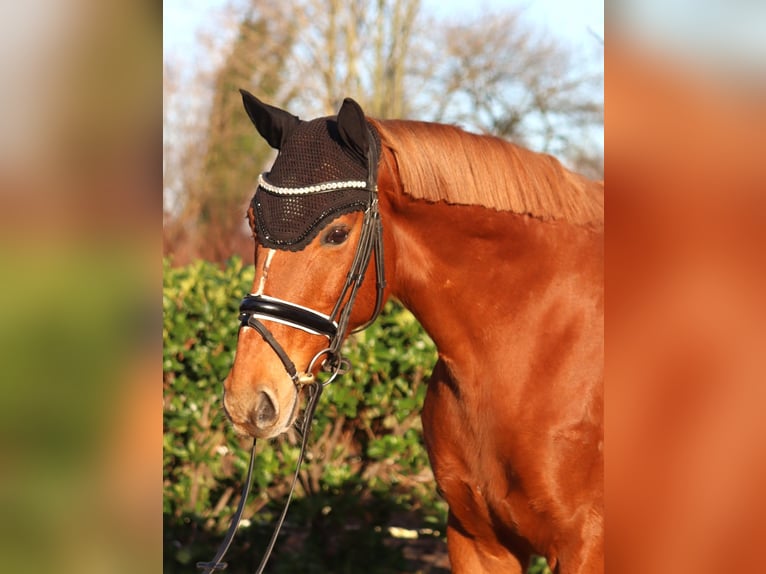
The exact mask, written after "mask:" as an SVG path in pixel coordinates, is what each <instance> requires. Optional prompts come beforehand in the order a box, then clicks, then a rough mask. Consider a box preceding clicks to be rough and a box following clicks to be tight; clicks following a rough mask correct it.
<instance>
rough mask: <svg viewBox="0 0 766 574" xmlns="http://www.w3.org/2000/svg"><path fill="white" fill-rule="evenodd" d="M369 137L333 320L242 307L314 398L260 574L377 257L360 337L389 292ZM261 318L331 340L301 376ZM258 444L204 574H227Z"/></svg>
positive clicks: (242, 315) (343, 364)
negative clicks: (361, 193) (353, 239)
mask: <svg viewBox="0 0 766 574" xmlns="http://www.w3.org/2000/svg"><path fill="white" fill-rule="evenodd" d="M367 137H368V141H369V144H370V145H369V153H368V158H367V160H368V176H367V187H366V190H367V192H368V203H367V207H366V209H365V211H364V218H363V220H362V229H361V233H360V236H359V242H358V243H357V246H356V252H355V253H354V259H353V261H352V262H351V266H350V268H349V271H348V273H347V274H346V281H345V283H344V285H343V289H342V290H341V293H340V295H339V297H338V300H337V302H336V303H335V306H334V308H333V310H332V312H331V313H330V315H329V316H328V315H324V314H323V313H320V312H318V311H315V310H313V309H309V308H307V307H303V306H301V305H296V304H294V303H290V302H289V301H283V300H281V299H277V298H274V297H268V296H263V295H246V296H245V297H244V298H243V299H242V302H241V304H240V307H239V320H240V329H241V328H242V327H250V328H252V329H255V330H256V331H257V332H258V333H259V334H260V335H261V337H262V338H263V340H264V341H265V342H266V343H267V344H268V345H269V346H270V347H271V348H272V350H273V351H274V353H275V354H276V355H277V357H279V359H280V361H281V362H282V365H283V366H284V368H285V371H286V372H287V374H288V375H289V377H290V379H292V381H293V384H294V385H295V387H296V390H297V392H298V393H300V391H301V390H302V389H303V388H304V387H305V388H307V389H308V393H309V399H308V403H307V405H306V411H305V413H304V420H303V425H302V427H301V434H302V438H301V450H300V453H299V455H298V461H297V463H296V469H295V474H294V475H293V479H292V483H291V485H290V490H289V492H288V495H287V500H286V501H285V505H284V508H283V510H282V514H281V515H280V517H279V520H278V521H277V524H276V526H275V528H274V532H273V534H272V535H271V540H270V541H269V545H268V546H267V548H266V551H265V553H264V556H263V558H262V559H261V563H260V565H259V566H258V570H256V574H262V572H263V570H264V568H265V567H266V564H267V562H268V560H269V558H270V556H271V553H272V551H273V550H274V545H275V544H276V541H277V536H278V535H279V531H280V530H281V528H282V525H283V523H284V521H285V517H286V516H287V509H288V507H289V506H290V502H291V500H292V496H293V492H294V490H295V486H296V484H297V481H298V477H299V474H300V469H301V465H302V463H303V459H304V456H305V453H306V447H307V445H308V438H309V434H310V431H311V424H312V422H313V419H314V413H315V411H316V407H317V404H318V402H319V398H320V396H321V395H322V391H323V390H324V387H325V386H327V385H329V384H330V383H332V382H333V381H334V380H335V379H336V378H337V377H338V376H340V375H342V374H344V373H346V372H347V371H348V368H349V367H350V363H349V362H348V360H347V359H345V358H344V357H343V355H342V353H341V346H342V345H343V341H344V340H345V338H346V335H347V332H348V329H349V320H350V317H351V311H352V309H353V306H354V302H355V301H356V296H357V294H358V292H359V288H360V287H361V286H362V283H363V282H364V277H365V272H366V271H367V268H368V266H369V263H370V260H371V259H372V255H373V253H374V255H375V275H376V298H375V308H374V309H373V312H372V315H371V316H370V318H369V319H368V320H367V321H366V322H365V323H364V324H363V325H361V326H360V327H358V328H357V329H355V330H354V331H353V332H355V333H356V332H358V331H362V330H364V329H366V328H367V327H369V326H370V325H371V324H372V323H373V322H374V321H375V319H377V317H378V315H379V314H380V312H381V310H382V308H383V300H384V291H385V288H386V281H385V271H384V258H383V226H382V223H381V219H380V212H379V210H378V186H377V166H378V151H377V147H376V146H375V141H374V136H373V135H372V133H371V132H370V130H369V128H368V132H367ZM259 319H263V320H267V321H273V322H277V323H282V324H285V325H288V326H290V327H294V328H296V329H301V330H304V331H306V332H308V333H312V334H315V335H322V336H325V337H327V338H328V339H329V343H328V347H327V348H325V349H323V350H321V351H319V353H317V354H316V355H315V356H314V358H313V359H311V361H310V363H309V365H308V367H307V369H306V370H305V371H303V372H299V371H298V369H297V368H296V366H295V364H294V363H293V361H292V360H291V359H290V356H289V355H288V354H287V352H286V351H285V350H284V348H283V347H282V346H281V345H280V344H279V342H278V341H277V340H276V338H275V337H274V335H273V334H272V333H271V331H270V330H269V329H268V327H266V325H264V324H263V323H262V322H261V321H260V320H259ZM324 355H327V357H326V358H325V360H324V361H322V363H321V368H322V369H323V370H324V371H326V372H331V373H332V374H331V375H330V378H329V379H328V380H327V381H325V382H324V383H320V382H319V381H318V380H316V379H315V378H314V375H313V374H312V371H313V370H314V367H315V365H316V363H317V362H318V361H319V359H320V358H321V357H323V356H324ZM255 444H256V440H255V439H253V446H252V448H251V450H250V464H249V466H248V470H247V476H246V478H245V484H244V487H243V489H242V497H241V498H240V501H239V504H238V506H237V510H236V512H235V513H234V516H233V517H232V520H231V524H230V525H229V530H228V531H227V533H226V536H225V538H224V540H223V541H222V542H221V544H220V546H219V547H218V551H217V552H216V555H215V557H214V558H213V560H211V561H210V562H198V563H197V568H198V569H200V570H203V572H204V574H212V573H213V572H215V571H217V570H224V569H226V567H227V563H226V562H223V557H224V555H225V554H226V552H227V551H228V549H229V546H230V545H231V542H232V541H233V539H234V535H235V533H236V531H237V528H238V526H239V523H240V521H241V520H242V514H243V512H244V508H245V502H246V501H247V497H248V495H249V493H250V485H251V483H252V474H253V466H254V460H255Z"/></svg>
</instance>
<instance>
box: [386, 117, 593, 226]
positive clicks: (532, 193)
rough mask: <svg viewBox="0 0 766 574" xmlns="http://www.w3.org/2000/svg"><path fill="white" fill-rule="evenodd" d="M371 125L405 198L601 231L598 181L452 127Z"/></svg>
mask: <svg viewBox="0 0 766 574" xmlns="http://www.w3.org/2000/svg"><path fill="white" fill-rule="evenodd" d="M372 123H374V125H375V127H376V128H377V129H378V132H379V134H380V137H381V141H382V143H383V145H384V146H386V147H389V148H390V149H391V151H392V152H393V154H394V157H395V159H396V163H397V168H398V170H399V177H400V179H401V182H402V186H403V190H404V192H405V193H407V194H408V195H410V196H412V197H415V198H418V199H425V200H427V201H446V202H447V203H453V204H459V205H481V206H484V207H489V208H492V209H496V210H499V211H512V212H515V213H519V214H527V215H531V216H533V217H536V218H539V219H543V220H548V219H562V220H565V221H568V222H570V223H573V224H577V225H585V226H589V227H595V228H600V227H602V226H603V221H604V185H603V182H595V181H591V180H588V179H587V178H585V177H583V176H581V175H578V174H576V173H573V172H571V171H569V170H568V169H566V168H565V167H564V166H563V165H561V163H560V162H559V161H558V160H557V159H556V158H554V157H553V156H550V155H547V154H541V153H535V152H532V151H529V150H527V149H524V148H522V147H519V146H517V145H515V144H512V143H509V142H507V141H505V140H502V139H500V138H497V137H493V136H480V135H476V134H472V133H469V132H466V131H463V130H461V129H459V128H456V127H454V126H448V125H443V124H432V123H425V122H416V121H405V120H372Z"/></svg>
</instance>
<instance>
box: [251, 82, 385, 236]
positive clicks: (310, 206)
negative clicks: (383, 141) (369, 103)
mask: <svg viewBox="0 0 766 574" xmlns="http://www.w3.org/2000/svg"><path fill="white" fill-rule="evenodd" d="M242 96H243V101H244V102H245V108H246V110H247V112H248V115H249V116H250V118H251V119H252V120H253V123H255V125H256V127H257V128H258V131H259V132H260V133H261V135H263V136H264V138H266V140H267V141H268V142H269V144H270V145H272V147H276V148H277V149H279V155H278V156H277V159H276V160H275V161H274V165H273V166H272V168H271V171H270V172H268V173H264V174H261V176H260V177H259V179H258V188H257V189H256V192H255V196H254V197H253V199H252V201H251V203H250V205H251V206H252V208H253V210H254V213H255V228H256V229H255V233H256V237H257V240H258V242H259V243H260V244H261V245H263V246H264V247H267V248H272V249H285V250H289V251H300V250H301V249H303V248H305V247H306V245H308V244H309V243H310V242H311V241H312V240H313V239H314V238H315V237H316V235H317V234H318V233H319V232H320V231H321V230H322V229H323V228H324V227H325V226H327V225H328V224H329V223H330V222H332V221H333V220H334V219H336V218H338V217H339V216H341V215H343V214H345V213H351V212H353V211H365V209H367V207H368V206H369V204H370V193H371V192H372V191H374V189H375V185H376V182H377V163H378V162H377V158H378V157H379V153H380V138H379V136H378V134H377V132H376V130H375V129H374V128H373V127H372V126H371V125H370V124H369V123H368V122H367V121H366V120H365V119H364V115H363V113H362V110H361V108H360V107H359V106H358V104H356V102H354V101H353V100H350V99H347V100H345V101H344V102H343V106H342V107H341V109H340V111H339V112H338V115H337V116H331V117H325V118H319V119H315V120H311V121H301V120H299V119H298V118H296V117H295V116H291V115H289V114H287V112H283V111H282V110H278V109H277V108H271V107H270V106H266V105H265V104H262V103H261V102H259V101H258V100H256V99H255V98H254V97H253V96H251V95H250V94H247V93H246V92H243V94H242ZM250 98H252V100H250ZM253 100H255V102H256V103H254V102H253ZM256 104H257V105H260V106H262V107H261V108H254V107H253V106H254V105H256ZM263 107H265V108H267V109H266V110H265V113H266V114H270V116H269V118H268V120H264V119H262V118H261V117H258V113H259V112H260V113H264V108H263ZM268 108H270V109H268ZM256 122H257V123H256Z"/></svg>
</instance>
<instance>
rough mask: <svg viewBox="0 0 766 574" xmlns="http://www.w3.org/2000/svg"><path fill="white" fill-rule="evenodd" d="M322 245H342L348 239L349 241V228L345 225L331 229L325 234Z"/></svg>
mask: <svg viewBox="0 0 766 574" xmlns="http://www.w3.org/2000/svg"><path fill="white" fill-rule="evenodd" d="M322 239H323V241H322V243H325V244H328V245H340V244H341V243H343V242H344V241H346V239H348V227H346V226H345V225H338V226H335V227H333V228H332V229H330V231H328V232H327V233H325V235H324V237H323V238H322Z"/></svg>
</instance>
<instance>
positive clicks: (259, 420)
mask: <svg viewBox="0 0 766 574" xmlns="http://www.w3.org/2000/svg"><path fill="white" fill-rule="evenodd" d="M278 414H279V410H278V407H277V403H276V401H274V399H273V398H271V395H270V394H269V393H267V392H265V391H261V392H259V393H258V398H257V399H256V401H255V416H254V421H253V422H254V423H255V426H257V427H258V428H266V427H269V426H272V425H273V424H274V423H275V422H276V420H277V415H278Z"/></svg>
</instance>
